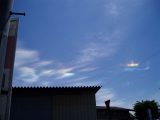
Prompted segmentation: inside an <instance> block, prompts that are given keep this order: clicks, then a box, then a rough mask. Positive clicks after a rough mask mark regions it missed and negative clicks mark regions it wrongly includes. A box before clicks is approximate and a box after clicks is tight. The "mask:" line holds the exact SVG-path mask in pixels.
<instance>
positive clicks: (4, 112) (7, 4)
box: [0, 0, 12, 120]
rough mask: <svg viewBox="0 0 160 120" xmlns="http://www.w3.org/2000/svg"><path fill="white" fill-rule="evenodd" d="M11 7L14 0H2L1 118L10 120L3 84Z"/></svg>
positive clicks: (0, 47) (0, 57)
mask: <svg viewBox="0 0 160 120" xmlns="http://www.w3.org/2000/svg"><path fill="white" fill-rule="evenodd" d="M11 7H12V0H0V120H9V109H8V108H7V105H6V103H7V102H6V101H5V100H6V99H5V98H6V97H8V95H6V93H5V92H3V90H2V85H3V84H4V82H5V81H4V78H3V76H4V65H5V56H6V49H7V40H8V29H9V18H10V11H11ZM10 87H11V86H10Z"/></svg>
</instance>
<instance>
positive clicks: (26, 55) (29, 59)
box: [15, 48, 39, 67]
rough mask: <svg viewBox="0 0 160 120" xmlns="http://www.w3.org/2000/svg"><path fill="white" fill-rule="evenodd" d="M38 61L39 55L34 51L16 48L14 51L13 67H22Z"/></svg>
mask: <svg viewBox="0 0 160 120" xmlns="http://www.w3.org/2000/svg"><path fill="white" fill-rule="evenodd" d="M38 60H39V53H38V52H37V51H35V50H30V49H24V48H18V49H17V50H16V58H15V67H19V66H23V65H26V64H29V63H33V62H36V61H38Z"/></svg>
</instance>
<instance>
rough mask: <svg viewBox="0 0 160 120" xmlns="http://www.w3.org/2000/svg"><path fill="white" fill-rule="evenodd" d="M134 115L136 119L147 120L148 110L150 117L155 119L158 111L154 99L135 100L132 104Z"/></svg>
mask: <svg viewBox="0 0 160 120" xmlns="http://www.w3.org/2000/svg"><path fill="white" fill-rule="evenodd" d="M134 111H135V116H136V118H137V119H138V120H148V118H149V111H150V113H151V115H152V119H153V120H154V119H157V118H158V117H159V113H158V103H157V102H155V101H154V100H152V101H148V100H146V101H143V100H142V101H137V102H136V104H135V105H134Z"/></svg>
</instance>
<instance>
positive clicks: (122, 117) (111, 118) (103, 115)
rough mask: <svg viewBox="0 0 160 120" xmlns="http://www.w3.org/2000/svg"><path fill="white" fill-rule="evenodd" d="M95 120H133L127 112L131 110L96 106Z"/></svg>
mask: <svg viewBox="0 0 160 120" xmlns="http://www.w3.org/2000/svg"><path fill="white" fill-rule="evenodd" d="M96 109H97V120H133V119H132V118H131V116H130V113H129V111H133V110H131V109H126V108H121V107H112V106H110V108H109V109H108V108H106V106H97V107H96Z"/></svg>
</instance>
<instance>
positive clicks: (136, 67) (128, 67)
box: [122, 61, 150, 72]
mask: <svg viewBox="0 0 160 120" xmlns="http://www.w3.org/2000/svg"><path fill="white" fill-rule="evenodd" d="M122 67H123V70H124V71H126V72H134V71H148V70H150V66H149V64H141V63H138V62H133V61H132V62H129V63H127V64H125V65H122Z"/></svg>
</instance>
